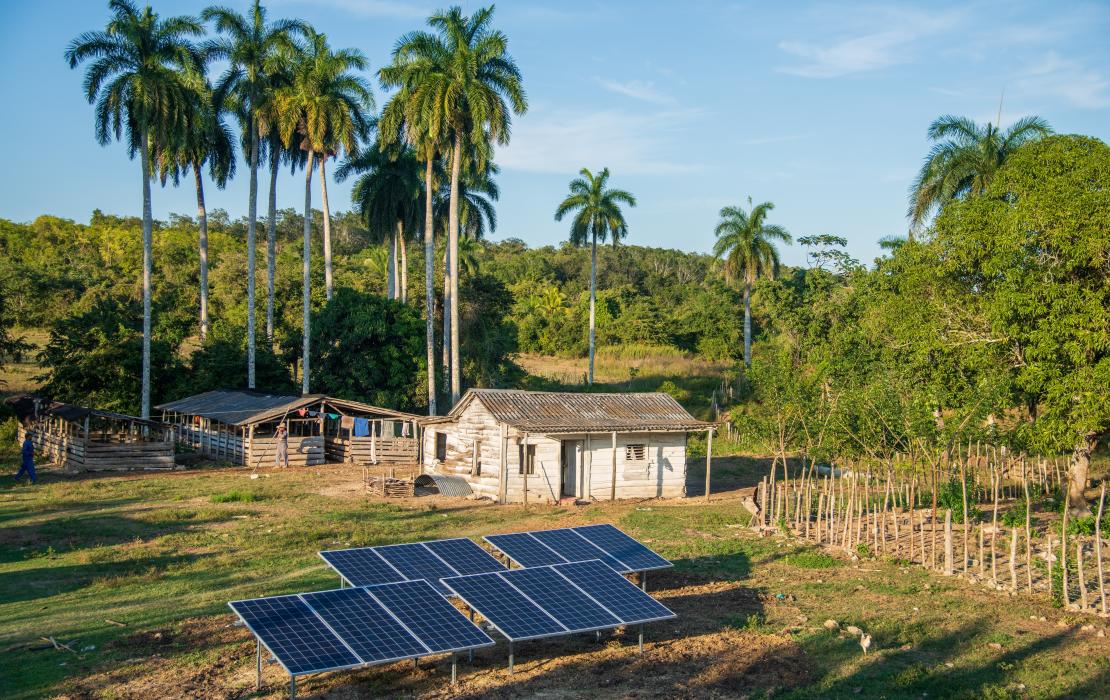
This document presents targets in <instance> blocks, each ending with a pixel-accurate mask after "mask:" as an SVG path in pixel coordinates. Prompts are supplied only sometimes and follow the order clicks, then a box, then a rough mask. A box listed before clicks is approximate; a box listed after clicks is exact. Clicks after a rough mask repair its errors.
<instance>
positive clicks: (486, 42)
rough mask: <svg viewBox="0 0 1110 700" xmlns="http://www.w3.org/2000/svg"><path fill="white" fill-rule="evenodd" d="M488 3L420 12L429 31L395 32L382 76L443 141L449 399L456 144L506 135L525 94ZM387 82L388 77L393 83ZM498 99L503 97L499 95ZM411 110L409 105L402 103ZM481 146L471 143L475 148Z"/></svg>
mask: <svg viewBox="0 0 1110 700" xmlns="http://www.w3.org/2000/svg"><path fill="white" fill-rule="evenodd" d="M492 20H493V7H487V8H483V9H480V10H478V11H476V12H475V13H474V14H473V15H471V16H467V15H464V14H463V11H462V9H461V8H459V7H452V8H451V9H449V10H448V11H446V12H438V13H436V14H434V15H432V16H431V17H430V18H428V24H429V25H430V26H431V27H432V28H433V29H434V30H435V32H434V33H431V32H411V33H409V34H406V35H405V36H403V37H401V39H400V40H399V41H398V43H397V48H396V49H395V50H394V54H393V65H392V66H391V67H390V68H391V70H390V71H383V73H382V76H383V80H385V81H386V82H389V83H393V79H394V78H400V79H403V83H402V84H404V85H405V86H406V87H408V88H410V89H411V90H412V91H413V92H414V93H417V94H418V96H417V97H416V98H415V99H416V102H417V107H418V108H419V113H420V114H421V121H422V122H424V121H426V122H427V124H426V125H424V126H422V127H421V128H420V132H421V133H424V134H430V135H437V136H438V135H440V134H442V135H443V136H444V137H445V138H444V140H445V141H447V142H450V144H451V156H450V165H451V180H450V182H451V207H450V216H449V223H448V251H449V253H448V259H449V269H448V270H447V271H446V272H447V274H446V276H445V277H446V280H447V282H446V284H447V285H448V286H449V287H450V294H449V295H448V298H449V299H450V308H449V309H447V308H445V309H444V313H447V314H449V316H450V319H451V321H450V324H451V363H450V364H451V367H450V377H451V402H452V403H455V402H457V401H458V400H459V397H460V396H461V394H462V388H461V386H462V385H461V381H462V380H461V376H462V375H461V368H460V365H459V323H458V318H459V305H458V287H459V279H458V261H457V256H456V255H455V252H456V251H457V250H458V243H459V240H458V239H459V205H458V202H459V181H460V176H461V172H462V164H463V157H464V149H465V148H467V147H469V146H470V145H473V144H488V143H489V142H491V141H496V142H497V143H500V144H506V143H508V141H509V124H510V111H512V112H515V113H516V114H523V113H524V112H525V111H526V110H527V109H528V101H527V99H526V98H525V95H524V88H523V85H522V79H521V75H520V70H519V69H518V68H517V65H516V62H515V61H513V59H512V57H511V56H510V55H509V53H508V37H506V36H505V34H504V33H503V32H501V31H499V30H495V29H493V28H491V26H490V25H491V22H492ZM394 84H395V83H394ZM506 100H507V101H508V102H507V103H506ZM405 111H406V112H407V113H408V114H415V113H416V110H415V109H411V110H410V109H406V110H405ZM481 150H482V149H479V151H481Z"/></svg>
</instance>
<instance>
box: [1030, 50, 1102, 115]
mask: <svg viewBox="0 0 1110 700" xmlns="http://www.w3.org/2000/svg"><path fill="white" fill-rule="evenodd" d="M1015 87H1016V89H1017V91H1018V92H1019V94H1021V95H1023V96H1025V97H1026V98H1027V99H1029V98H1035V97H1044V96H1052V97H1058V98H1062V99H1063V100H1065V101H1066V102H1068V103H1070V104H1071V105H1073V106H1075V107H1081V108H1083V109H1100V108H1102V107H1106V106H1107V105H1110V79H1108V78H1107V77H1106V76H1105V75H1103V74H1102V73H1100V72H1099V71H1097V70H1095V69H1093V68H1089V67H1087V66H1086V65H1085V64H1084V63H1082V62H1080V61H1076V60H1072V59H1068V58H1063V57H1061V56H1060V55H1058V54H1057V53H1055V52H1049V53H1047V54H1045V55H1044V56H1043V57H1042V58H1041V59H1040V60H1038V61H1036V62H1034V63H1032V64H1031V65H1030V66H1029V67H1028V68H1027V69H1026V71H1025V72H1024V74H1023V75H1022V76H1021V77H1020V78H1019V79H1018V81H1017V84H1016V86H1015Z"/></svg>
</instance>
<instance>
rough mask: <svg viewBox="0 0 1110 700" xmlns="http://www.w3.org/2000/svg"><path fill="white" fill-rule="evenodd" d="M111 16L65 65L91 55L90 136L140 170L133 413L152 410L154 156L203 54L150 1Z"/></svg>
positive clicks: (181, 122) (172, 134) (182, 112)
mask: <svg viewBox="0 0 1110 700" xmlns="http://www.w3.org/2000/svg"><path fill="white" fill-rule="evenodd" d="M108 8H109V9H110V10H111V11H112V19H111V20H110V21H109V22H108V25H107V26H106V27H105V28H104V30H103V31H90V32H85V33H83V34H81V35H80V36H78V37H77V38H76V39H74V40H73V41H72V42H70V44H69V46H68V47H67V48H66V52H65V60H66V62H67V63H69V67H70V68H76V67H77V66H79V65H80V64H82V63H84V62H85V61H92V63H91V65H89V67H88V69H87V70H86V72H85V82H84V90H85V98H86V99H87V100H88V101H89V103H90V104H93V103H95V104H96V110H95V115H96V116H95V119H96V140H97V141H98V142H99V143H100V144H101V145H107V144H108V143H109V142H110V141H111V140H112V139H113V138H115V139H116V140H122V139H124V138H126V139H127V147H128V154H129V155H130V156H131V157H132V158H134V157H135V154H136V152H138V154H139V161H140V163H141V166H142V173H143V369H142V390H141V394H142V395H141V398H140V409H139V413H140V415H141V416H142V417H143V418H148V417H149V416H150V339H151V311H150V306H151V274H152V268H153V262H152V256H153V230H154V222H153V217H152V215H151V202H150V180H151V175H152V166H153V162H154V161H153V159H152V158H153V157H155V156H157V154H158V153H159V152H160V151H161V149H163V148H165V147H166V146H167V145H168V144H170V143H172V142H173V141H174V139H175V138H176V136H177V134H178V133H179V132H181V131H182V130H183V129H184V128H185V125H186V124H187V120H188V115H189V111H190V110H189V105H190V101H191V100H192V94H191V91H190V89H189V86H188V85H187V84H186V81H185V80H184V78H183V75H184V72H185V71H186V70H188V69H194V70H195V69H197V68H198V67H199V65H200V62H201V58H200V54H199V52H198V51H197V50H196V47H195V46H193V44H192V42H191V41H190V38H191V37H194V36H199V35H200V34H202V33H203V32H204V29H203V27H201V26H200V24H199V23H198V22H196V21H195V20H194V19H192V18H190V17H170V18H167V19H160V18H159V17H158V15H157V14H155V13H154V11H153V10H151V9H150V7H149V6H148V7H146V8H145V9H144V10H142V11H141V12H140V11H139V9H138V8H136V7H135V5H134V4H133V3H131V2H130V1H129V0H110V2H109V3H108Z"/></svg>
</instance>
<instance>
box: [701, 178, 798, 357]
mask: <svg viewBox="0 0 1110 700" xmlns="http://www.w3.org/2000/svg"><path fill="white" fill-rule="evenodd" d="M774 208H775V205H774V204H772V203H771V202H763V203H761V204H756V205H754V206H753V205H752V198H751V197H748V211H744V209H743V208H742V207H724V208H723V209H721V214H720V216H721V220H720V222H718V224H717V228H716V230H715V231H714V233H716V234H717V242H716V243H714V244H713V255H715V256H717V257H718V258H724V261H725V275H726V276H727V277H728V279H729V280H730V281H733V282H736V281H740V282H742V283H743V285H744V287H743V290H744V364H745V365H747V366H748V367H751V364H752V285H753V284H755V281H756V280H757V279H759V277H760V275H765V276H767V277H774V275H776V274H778V270H779V251H778V249H777V248H776V247H775V243H776V242H780V243H786V244H789V243H790V242H791V240H792V239H791V237H790V234H789V233H787V231H786V229H784V228H783V227H782V226H779V225H777V224H768V223H767V214H768V213H769V212H770V211H771V210H772V209H774Z"/></svg>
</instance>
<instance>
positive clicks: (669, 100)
mask: <svg viewBox="0 0 1110 700" xmlns="http://www.w3.org/2000/svg"><path fill="white" fill-rule="evenodd" d="M594 80H596V81H597V84H598V85H600V86H601V87H603V88H605V89H606V90H608V91H609V92H615V93H616V94H618V95H624V96H625V97H631V98H632V99H634V100H642V101H644V102H653V103H655V104H673V103H674V98H673V97H671V96H670V95H665V94H663V93H662V92H660V91H659V90H658V89H657V88H656V87H655V83H651V82H644V81H642V80H629V81H627V82H620V81H617V80H607V79H605V78H594Z"/></svg>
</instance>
